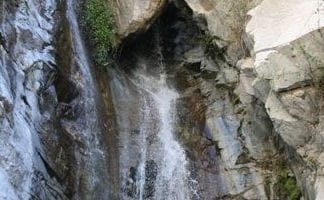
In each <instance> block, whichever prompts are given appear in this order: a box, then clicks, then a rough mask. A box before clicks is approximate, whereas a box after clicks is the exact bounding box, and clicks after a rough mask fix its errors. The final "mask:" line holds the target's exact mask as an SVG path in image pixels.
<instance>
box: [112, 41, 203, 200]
mask: <svg viewBox="0 0 324 200" xmlns="http://www.w3.org/2000/svg"><path fill="white" fill-rule="evenodd" d="M157 43H159V42H157ZM157 55H158V59H157V60H158V63H157V64H156V65H155V66H150V62H148V61H147V60H146V58H145V57H138V62H137V63H136V64H134V67H135V70H133V71H132V72H131V73H130V74H124V73H123V72H120V71H118V72H117V71H116V70H113V69H112V70H110V71H111V73H112V75H111V77H112V80H111V86H112V90H113V100H114V104H115V109H116V114H117V123H118V126H119V131H118V132H119V137H120V138H119V141H120V158H119V159H120V179H121V182H122V186H121V188H122V189H121V193H122V195H121V196H122V199H138V200H143V199H154V200H189V199H199V197H198V195H197V193H196V190H197V188H196V187H195V180H192V179H191V177H190V171H189V169H188V167H189V163H188V161H187V158H186V153H185V151H184V149H183V147H182V146H181V145H180V143H179V142H178V140H177V138H176V135H175V134H176V131H175V126H176V122H177V109H176V101H177V98H178V97H179V94H178V93H177V91H176V90H175V89H173V88H171V87H170V86H169V85H168V83H167V74H166V70H165V66H164V64H163V56H162V53H161V49H160V48H159V47H158V48H157ZM149 69H156V70H155V71H158V73H159V74H158V75H156V74H155V75H153V74H151V73H150V72H149Z"/></svg>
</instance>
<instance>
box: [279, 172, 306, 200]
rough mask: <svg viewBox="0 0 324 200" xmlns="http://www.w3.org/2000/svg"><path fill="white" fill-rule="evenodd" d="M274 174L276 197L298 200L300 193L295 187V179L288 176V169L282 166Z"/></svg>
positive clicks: (296, 186)
mask: <svg viewBox="0 0 324 200" xmlns="http://www.w3.org/2000/svg"><path fill="white" fill-rule="evenodd" d="M276 173H277V178H278V179H277V183H276V184H275V190H276V191H277V195H278V196H279V197H281V198H284V199H288V200H299V199H300V197H301V191H300V189H299V187H298V185H297V181H296V178H295V177H292V176H289V171H288V169H287V168H286V167H283V166H280V167H279V168H278V169H277V172H276Z"/></svg>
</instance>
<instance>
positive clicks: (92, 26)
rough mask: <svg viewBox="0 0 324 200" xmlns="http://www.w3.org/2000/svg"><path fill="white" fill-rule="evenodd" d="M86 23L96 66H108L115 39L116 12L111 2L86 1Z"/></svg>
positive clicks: (107, 0)
mask: <svg viewBox="0 0 324 200" xmlns="http://www.w3.org/2000/svg"><path fill="white" fill-rule="evenodd" d="M84 16H85V17H84V21H85V25H86V31H87V34H88V37H89V39H90V43H91V45H92V46H93V50H94V52H93V57H94V61H95V63H96V64H99V65H107V63H108V61H109V60H110V57H111V53H112V51H113V43H114V37H115V20H114V12H113V9H112V7H111V3H110V2H109V0H85V3H84Z"/></svg>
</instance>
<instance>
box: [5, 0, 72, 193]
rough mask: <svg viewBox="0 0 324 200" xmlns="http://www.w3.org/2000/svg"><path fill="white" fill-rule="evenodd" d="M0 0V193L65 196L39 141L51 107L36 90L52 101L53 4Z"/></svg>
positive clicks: (53, 90)
mask: <svg viewBox="0 0 324 200" xmlns="http://www.w3.org/2000/svg"><path fill="white" fill-rule="evenodd" d="M1 4H2V5H1V13H2V15H1V46H0V52H1V61H0V66H1V67H0V68H1V69H0V71H1V73H0V126H1V129H0V135H1V136H0V142H1V147H0V149H1V153H0V160H1V162H0V168H1V170H0V181H1V184H0V185H1V186H0V198H1V199H29V198H33V197H32V196H33V195H37V196H38V197H39V198H44V199H45V198H46V199H67V196H66V194H65V193H64V188H63V187H62V185H61V184H60V183H59V181H60V180H59V179H58V177H57V174H56V173H55V172H54V171H53V170H52V168H51V164H49V163H48V162H47V156H46V154H45V153H44V149H43V148H42V146H41V142H40V137H41V136H40V135H42V134H41V132H42V130H43V128H44V127H42V126H40V124H41V123H40V122H41V121H42V120H46V119H47V118H48V117H50V116H49V115H48V114H49V113H50V112H51V111H52V110H51V109H52V108H49V109H46V110H44V109H43V108H44V104H43V102H42V101H43V100H45V99H43V98H42V97H40V96H39V95H40V94H42V91H46V92H47V93H48V96H47V97H48V99H50V100H51V101H52V102H55V101H56V100H57V99H56V94H55V89H54V88H53V86H51V81H52V79H51V76H50V75H51V73H52V72H53V70H54V54H53V52H52V51H53V46H52V45H51V42H52V41H53V33H54V23H55V22H54V21H55V20H54V17H55V16H54V11H55V8H56V3H55V2H52V1H44V2H43V3H42V4H38V3H36V2H34V1H22V2H18V1H10V2H8V1H2V2H1ZM31 13H32V14H31ZM43 97H44V96H43Z"/></svg>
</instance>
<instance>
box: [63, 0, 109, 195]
mask: <svg viewBox="0 0 324 200" xmlns="http://www.w3.org/2000/svg"><path fill="white" fill-rule="evenodd" d="M76 6H77V3H75V1H74V0H67V19H68V21H69V24H70V29H71V38H72V48H73V53H74V58H73V63H74V64H73V66H72V69H71V70H72V78H73V80H74V82H75V83H76V85H77V87H78V88H79V90H80V91H81V93H82V94H81V95H80V97H79V98H78V99H76V100H77V101H78V106H79V108H81V109H82V111H81V112H80V114H79V117H78V119H77V120H76V121H75V122H76V123H74V124H73V123H72V127H73V129H74V130H78V131H77V134H79V135H77V136H76V137H77V138H81V139H82V143H84V147H83V148H81V149H82V150H83V152H81V154H80V152H79V151H76V155H75V157H76V159H77V162H78V165H77V166H78V168H79V169H78V170H77V171H76V172H75V173H76V177H77V178H79V181H78V185H77V188H78V190H79V189H80V188H86V190H87V191H80V192H78V193H77V194H82V195H83V196H82V197H77V196H76V197H75V198H76V199H82V198H89V199H94V198H100V199H107V198H108V197H109V195H108V194H109V184H108V175H107V170H106V156H105V154H104V151H105V149H104V147H103V146H102V145H101V144H100V140H101V129H100V125H99V117H98V116H99V114H98V111H97V107H96V105H97V98H98V91H97V85H96V84H95V81H94V80H93V77H92V72H91V70H90V64H89V61H88V55H87V52H86V50H85V47H84V43H83V40H82V38H81V34H80V28H79V24H78V20H77V17H76V12H75V7H76ZM81 184H83V186H81Z"/></svg>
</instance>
